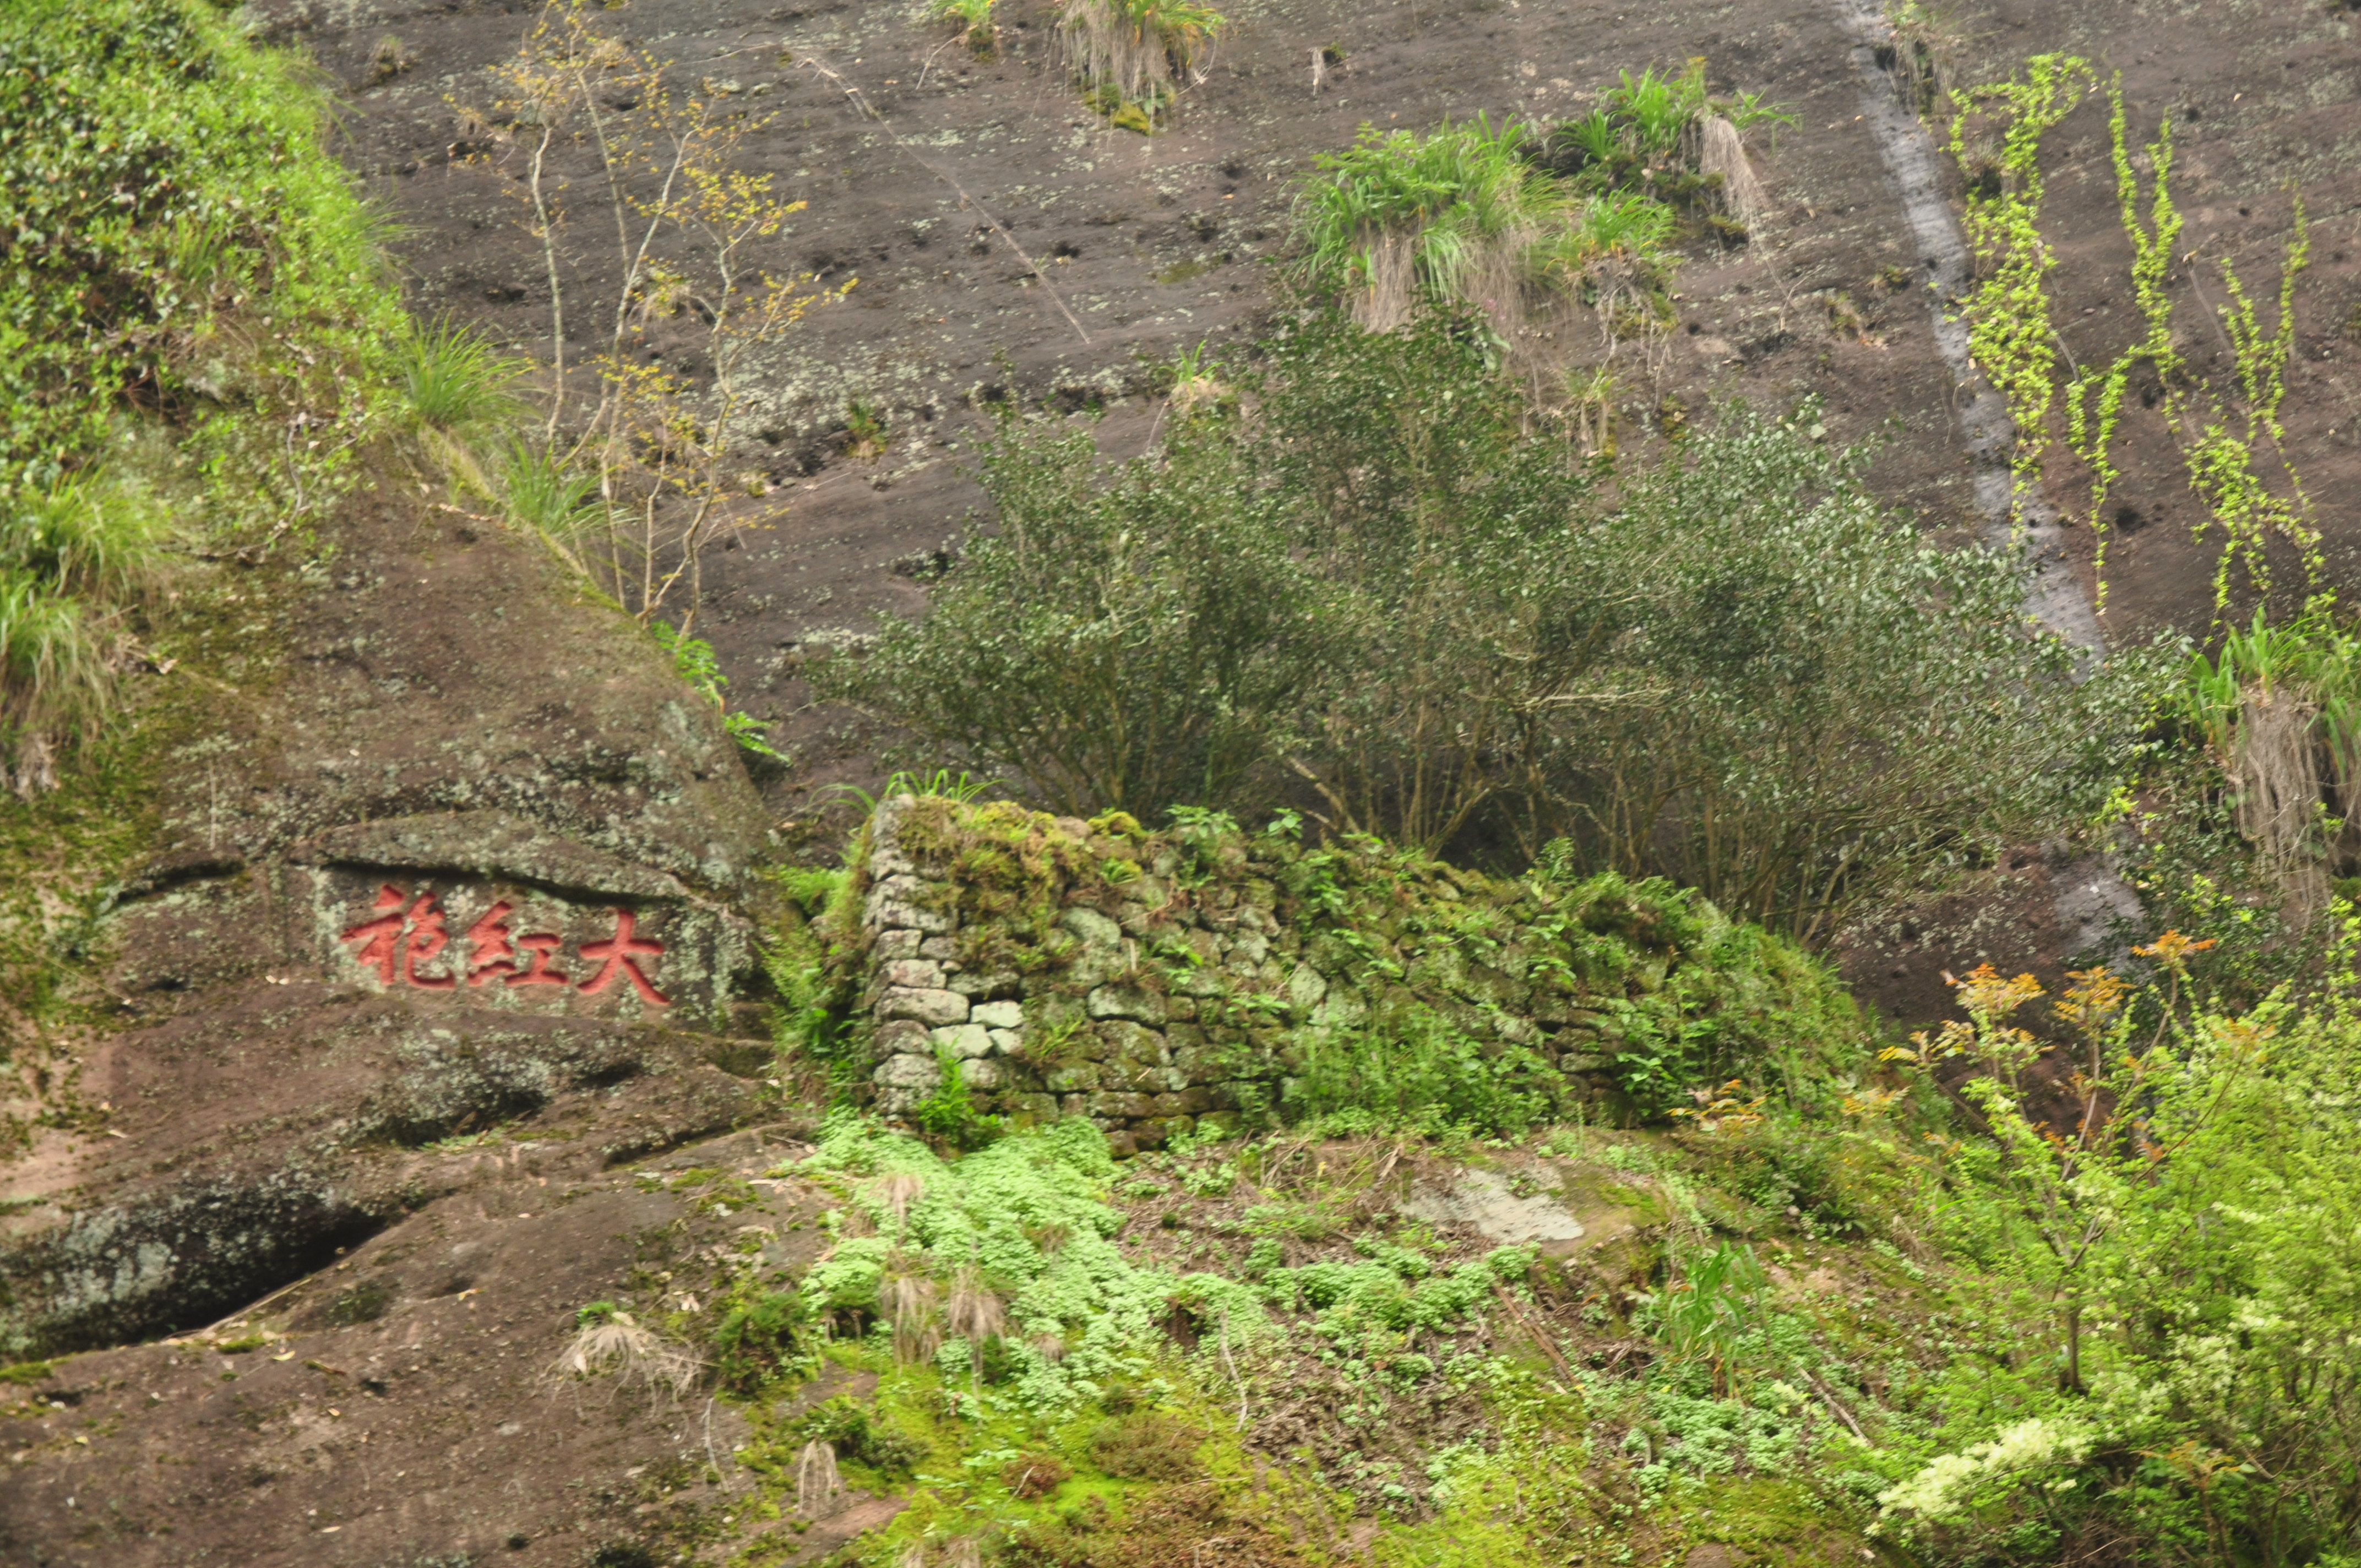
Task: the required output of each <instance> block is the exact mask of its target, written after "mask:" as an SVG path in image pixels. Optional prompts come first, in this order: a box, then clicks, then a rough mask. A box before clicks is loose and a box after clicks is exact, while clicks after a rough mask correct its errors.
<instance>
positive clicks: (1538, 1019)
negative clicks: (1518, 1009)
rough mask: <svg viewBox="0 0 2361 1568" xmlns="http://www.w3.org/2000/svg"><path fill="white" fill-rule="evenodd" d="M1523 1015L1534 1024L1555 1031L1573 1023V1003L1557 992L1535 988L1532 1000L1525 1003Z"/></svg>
mask: <svg viewBox="0 0 2361 1568" xmlns="http://www.w3.org/2000/svg"><path fill="white" fill-rule="evenodd" d="M1525 1013H1526V1015H1527V1016H1529V1017H1531V1018H1532V1021H1533V1022H1534V1023H1536V1024H1539V1025H1543V1027H1545V1028H1551V1029H1555V1028H1559V1027H1562V1026H1563V1025H1567V1024H1571V1023H1573V1022H1574V1003H1573V1001H1572V999H1571V998H1569V997H1566V996H1565V995H1564V994H1562V993H1560V992H1554V991H1550V990H1546V989H1544V988H1543V987H1540V986H1536V987H1534V989H1533V994H1532V1000H1531V1001H1529V1002H1527V1003H1525Z"/></svg>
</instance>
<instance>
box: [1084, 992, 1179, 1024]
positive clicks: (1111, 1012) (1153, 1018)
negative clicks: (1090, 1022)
mask: <svg viewBox="0 0 2361 1568" xmlns="http://www.w3.org/2000/svg"><path fill="white" fill-rule="evenodd" d="M1089 1010H1090V1015H1091V1016H1092V1017H1093V1018H1132V1019H1137V1021H1138V1022H1140V1023H1142V1024H1161V1023H1163V1022H1164V1020H1165V1018H1166V1017H1167V1016H1168V1015H1169V1014H1168V1010H1167V1008H1166V1007H1165V1005H1164V998H1163V997H1162V996H1160V995H1159V994H1158V993H1157V992H1153V991H1149V990H1148V989H1147V988H1145V987H1143V986H1137V985H1103V986H1100V987H1099V988H1098V989H1097V990H1096V991H1093V992H1091V996H1090V1003H1089Z"/></svg>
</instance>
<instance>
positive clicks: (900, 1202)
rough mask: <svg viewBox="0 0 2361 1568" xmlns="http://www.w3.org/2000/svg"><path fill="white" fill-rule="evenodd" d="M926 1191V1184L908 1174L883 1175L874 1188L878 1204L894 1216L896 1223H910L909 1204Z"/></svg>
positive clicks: (921, 1196)
mask: <svg viewBox="0 0 2361 1568" xmlns="http://www.w3.org/2000/svg"><path fill="white" fill-rule="evenodd" d="M926 1192H927V1184H926V1183H925V1182H924V1181H923V1180H921V1179H918V1178H917V1177H915V1176H909V1175H895V1176H888V1177H885V1178H884V1179H882V1180H880V1181H879V1182H878V1183H877V1189H876V1196H877V1201H878V1203H879V1205H880V1206H881V1207H883V1208H884V1211H885V1212H887V1213H889V1214H891V1215H893V1216H894V1223H895V1224H896V1225H906V1224H908V1223H910V1207H911V1205H912V1204H914V1203H916V1202H917V1201H918V1200H919V1199H920V1198H923V1197H925V1196H926Z"/></svg>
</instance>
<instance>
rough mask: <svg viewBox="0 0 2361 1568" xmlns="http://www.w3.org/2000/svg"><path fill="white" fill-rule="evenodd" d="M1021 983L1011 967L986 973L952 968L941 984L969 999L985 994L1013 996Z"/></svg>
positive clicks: (984, 995) (979, 997) (976, 998)
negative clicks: (947, 977) (948, 976)
mask: <svg viewBox="0 0 2361 1568" xmlns="http://www.w3.org/2000/svg"><path fill="white" fill-rule="evenodd" d="M1022 983H1023V981H1022V979H1021V977H1019V976H1018V974H1017V972H1016V970H1013V969H996V970H992V971H991V972H990V973H988V974H978V973H976V972H974V971H973V970H952V971H951V973H950V978H949V979H947V980H945V981H943V984H944V985H946V986H948V987H949V988H950V989H951V990H953V991H956V992H959V993H960V994H961V996H964V997H967V998H969V999H970V1000H971V1001H973V1000H978V999H981V998H983V997H986V996H1013V995H1015V994H1016V988H1017V987H1018V986H1019V985H1021V984H1022Z"/></svg>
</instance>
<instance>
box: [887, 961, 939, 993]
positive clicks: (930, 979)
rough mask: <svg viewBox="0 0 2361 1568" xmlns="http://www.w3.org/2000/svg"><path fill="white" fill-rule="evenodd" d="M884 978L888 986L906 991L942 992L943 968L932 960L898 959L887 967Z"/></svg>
mask: <svg viewBox="0 0 2361 1568" xmlns="http://www.w3.org/2000/svg"><path fill="white" fill-rule="evenodd" d="M882 978H883V979H884V981H885V983H886V984H887V985H888V986H899V987H901V988H902V989H903V990H906V991H940V990H941V989H942V988H943V966H942V965H940V964H939V963H936V962H935V961H934V960H932V959H895V960H894V961H893V962H892V963H889V964H887V965H885V967H884V970H883V971H882Z"/></svg>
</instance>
